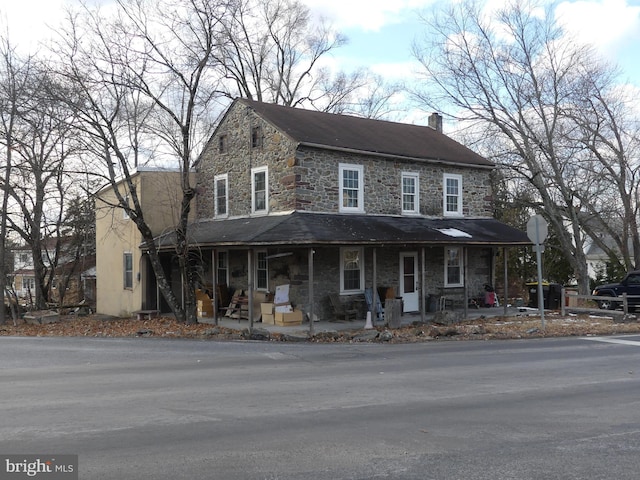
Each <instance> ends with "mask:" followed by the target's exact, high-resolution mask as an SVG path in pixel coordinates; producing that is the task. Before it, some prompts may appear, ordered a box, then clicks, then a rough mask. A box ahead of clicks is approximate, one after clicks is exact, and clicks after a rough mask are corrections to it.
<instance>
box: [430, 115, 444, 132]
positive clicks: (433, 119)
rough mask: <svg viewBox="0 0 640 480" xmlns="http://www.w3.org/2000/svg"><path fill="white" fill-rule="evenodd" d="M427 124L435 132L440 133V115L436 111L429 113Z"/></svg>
mask: <svg viewBox="0 0 640 480" xmlns="http://www.w3.org/2000/svg"><path fill="white" fill-rule="evenodd" d="M429 126H430V127H431V128H433V129H434V130H435V131H436V132H440V133H442V115H440V114H439V113H437V112H433V113H432V114H431V115H429Z"/></svg>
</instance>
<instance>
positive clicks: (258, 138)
mask: <svg viewBox="0 0 640 480" xmlns="http://www.w3.org/2000/svg"><path fill="white" fill-rule="evenodd" d="M251 148H262V127H261V126H260V125H256V126H254V127H252V128H251Z"/></svg>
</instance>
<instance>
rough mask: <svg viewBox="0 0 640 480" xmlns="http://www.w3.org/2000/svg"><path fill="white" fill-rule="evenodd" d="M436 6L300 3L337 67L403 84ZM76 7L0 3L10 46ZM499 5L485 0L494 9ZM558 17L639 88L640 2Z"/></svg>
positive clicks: (63, 0)
mask: <svg viewBox="0 0 640 480" xmlns="http://www.w3.org/2000/svg"><path fill="white" fill-rule="evenodd" d="M90 1H91V0H90ZM94 1H95V0H94ZM100 1H101V2H102V3H109V2H110V1H111V0H100ZM439 1H441V0H392V1H391V0H303V2H304V3H306V4H307V5H308V6H309V7H310V8H311V9H312V10H314V11H316V12H318V13H321V14H322V15H324V16H326V17H328V18H329V19H331V20H332V21H334V22H335V24H336V26H337V27H338V29H340V30H341V31H342V32H343V33H345V34H346V35H347V37H348V38H349V45H348V46H347V47H346V48H343V49H340V51H337V52H336V56H335V61H336V62H337V64H338V66H339V67H343V66H345V65H349V66H354V65H357V66H365V67H369V68H370V69H371V70H373V71H375V72H377V73H381V74H384V75H386V76H389V77H391V76H394V75H396V76H399V77H402V78H406V77H407V75H410V74H411V69H412V58H411V55H410V45H411V42H412V40H413V39H414V38H415V37H416V36H417V35H418V34H419V32H420V29H421V27H422V26H421V24H420V22H419V20H418V13H417V12H424V11H425V10H426V9H429V8H432V7H433V6H434V5H437V3H438V2H439ZM78 2H79V0H0V15H2V16H4V17H5V18H6V19H7V20H8V22H9V26H10V38H11V40H12V42H13V43H14V44H15V43H18V44H21V45H25V44H28V42H29V39H37V38H40V37H41V36H42V35H43V34H45V33H46V25H47V24H48V25H50V26H54V25H56V23H57V22H59V20H60V18H61V17H62V11H63V8H62V7H63V5H65V4H78ZM503 2H504V0H487V3H488V4H490V5H493V6H496V5H499V4H501V3H503ZM557 12H558V15H560V16H561V18H563V19H564V20H566V23H567V26H568V27H569V29H570V30H571V31H572V32H573V33H574V34H575V35H576V36H577V37H578V38H579V39H580V40H582V41H585V42H591V43H593V44H594V45H596V46H597V47H598V49H599V50H600V51H601V53H602V54H603V55H605V56H606V57H607V58H608V59H610V60H612V61H614V62H616V63H619V64H620V65H621V66H622V68H623V69H624V72H625V75H626V78H628V80H629V81H630V82H632V83H634V84H635V85H636V86H637V87H640V66H639V65H638V63H639V62H638V59H639V58H640V0H571V1H569V0H567V1H560V2H559V3H558V10H557Z"/></svg>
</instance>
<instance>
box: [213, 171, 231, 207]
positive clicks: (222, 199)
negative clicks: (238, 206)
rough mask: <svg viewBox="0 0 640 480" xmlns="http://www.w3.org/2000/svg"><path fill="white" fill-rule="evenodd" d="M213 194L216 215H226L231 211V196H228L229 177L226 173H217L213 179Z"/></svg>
mask: <svg viewBox="0 0 640 480" xmlns="http://www.w3.org/2000/svg"><path fill="white" fill-rule="evenodd" d="M213 185H214V186H213V189H214V192H213V196H214V199H215V200H214V201H215V206H214V209H215V216H216V217H226V216H227V214H228V212H229V198H228V197H227V191H228V185H229V177H228V175H227V174H226V173H225V174H224V175H216V176H215V177H214V179H213Z"/></svg>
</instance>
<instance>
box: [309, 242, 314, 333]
mask: <svg viewBox="0 0 640 480" xmlns="http://www.w3.org/2000/svg"><path fill="white" fill-rule="evenodd" d="M308 268H309V336H310V337H313V336H314V335H315V332H314V330H313V328H314V327H313V302H314V295H313V247H309V267H308Z"/></svg>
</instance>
